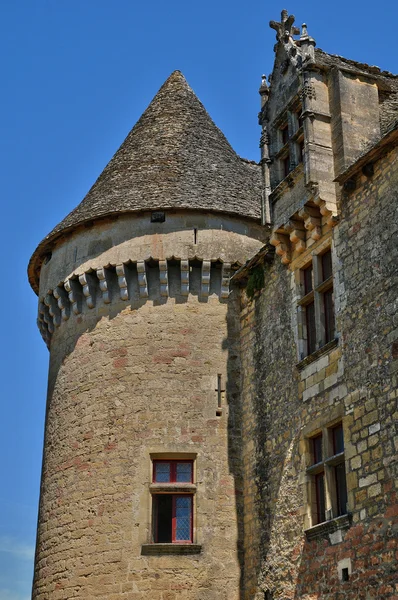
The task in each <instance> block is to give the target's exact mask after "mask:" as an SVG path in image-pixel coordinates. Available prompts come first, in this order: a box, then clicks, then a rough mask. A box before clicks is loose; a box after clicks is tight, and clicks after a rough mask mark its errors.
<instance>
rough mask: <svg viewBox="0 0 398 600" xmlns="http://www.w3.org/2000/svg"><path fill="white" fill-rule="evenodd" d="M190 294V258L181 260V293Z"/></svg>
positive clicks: (183, 294)
mask: <svg viewBox="0 0 398 600" xmlns="http://www.w3.org/2000/svg"><path fill="white" fill-rule="evenodd" d="M188 294H189V260H182V261H181V295H182V296H188Z"/></svg>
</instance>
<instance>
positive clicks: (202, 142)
mask: <svg viewBox="0 0 398 600" xmlns="http://www.w3.org/2000/svg"><path fill="white" fill-rule="evenodd" d="M260 199H261V169H260V167H259V165H258V164H257V163H254V162H251V161H247V160H244V159H242V158H240V157H239V156H238V155H237V154H236V152H235V151H234V150H233V148H232V147H231V146H230V144H229V143H228V141H227V139H226V138H225V136H224V135H223V133H222V132H221V131H220V130H219V129H218V128H217V127H216V125H215V124H214V123H213V121H212V120H211V118H210V116H209V115H208V113H207V112H206V110H205V108H204V106H203V104H202V103H201V102H200V101H199V100H198V98H197V97H196V95H195V93H194V92H193V90H192V89H191V88H190V87H189V85H188V83H187V82H186V80H185V78H184V76H183V75H182V74H181V73H180V71H174V72H173V73H172V74H171V75H170V77H169V78H168V79H167V81H166V82H165V83H164V84H163V86H162V87H161V88H160V90H159V92H158V93H157V94H156V96H155V97H154V99H153V100H152V102H151V104H150V105H149V106H148V108H147V109H146V111H145V112H144V114H143V115H142V116H141V118H140V119H139V121H138V122H137V123H136V125H135V126H134V128H133V129H132V130H131V132H130V133H129V134H128V136H127V138H126V139H125V141H124V142H123V144H122V145H121V146H120V148H119V150H118V151H117V152H116V154H115V155H114V157H113V158H112V159H111V161H110V162H109V163H108V165H107V166H106V167H105V169H104V170H103V172H102V173H101V175H100V176H99V177H98V179H97V181H96V182H95V183H94V185H93V186H92V188H91V189H90V191H89V192H88V194H87V195H86V196H85V198H84V199H83V200H82V202H81V203H80V204H79V205H78V206H77V207H76V208H75V209H74V210H73V211H72V212H71V213H69V215H68V216H67V217H66V218H65V219H63V221H61V222H60V223H59V224H58V225H57V226H56V227H55V228H54V229H53V230H52V231H51V233H50V234H49V235H48V236H47V237H46V238H45V239H44V240H43V241H42V242H41V244H40V245H39V246H38V248H37V250H36V252H35V253H34V255H33V257H32V259H31V264H30V268H29V273H30V281H31V283H32V285H33V287H34V289H37V287H36V286H35V285H34V283H33V280H32V279H35V278H36V277H37V274H36V276H35V277H32V268H33V266H34V265H32V261H34V262H35V265H36V266H35V271H36V273H37V271H38V267H39V263H38V262H37V261H38V259H39V255H42V254H43V252H44V251H45V248H46V247H48V244H49V243H50V242H53V241H55V239H56V238H57V237H58V236H59V235H60V234H61V232H62V233H65V232H66V231H69V230H71V229H74V228H75V227H76V226H78V225H81V224H83V223H84V222H87V221H92V220H95V219H98V218H101V217H105V216H111V215H114V214H115V213H126V212H131V211H143V210H156V209H167V208H174V209H175V208H186V209H196V210H205V211H216V212H225V213H229V214H232V215H237V216H242V217H249V218H253V219H259V218H260ZM39 262H41V261H39Z"/></svg>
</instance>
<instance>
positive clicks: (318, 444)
mask: <svg viewBox="0 0 398 600" xmlns="http://www.w3.org/2000/svg"><path fill="white" fill-rule="evenodd" d="M312 452H313V456H314V465H316V464H317V463H320V462H322V434H320V435H317V436H316V437H314V438H312Z"/></svg>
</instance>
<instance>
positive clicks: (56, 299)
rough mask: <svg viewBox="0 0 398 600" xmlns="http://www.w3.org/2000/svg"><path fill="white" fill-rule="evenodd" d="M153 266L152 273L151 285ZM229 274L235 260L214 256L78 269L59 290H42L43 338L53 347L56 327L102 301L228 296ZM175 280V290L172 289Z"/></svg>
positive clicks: (105, 302) (222, 298) (103, 303)
mask: <svg viewBox="0 0 398 600" xmlns="http://www.w3.org/2000/svg"><path fill="white" fill-rule="evenodd" d="M170 267H171V268H170ZM193 268H195V269H196V270H197V272H198V271H199V270H200V271H199V272H200V275H199V280H200V281H199V288H198V281H197V279H198V276H196V282H195V283H194V285H193V281H192V275H191V273H192V269H193ZM151 269H152V273H151V276H152V277H151V281H150V284H148V280H149V270H151ZM153 273H155V275H153ZM230 277H231V263H224V262H223V261H222V260H214V259H211V260H204V259H199V258H195V259H193V260H188V259H176V258H175V257H170V258H168V259H165V260H158V259H153V258H151V259H149V260H147V261H129V262H124V263H121V264H117V265H110V264H108V265H105V266H99V267H98V268H96V269H90V270H89V271H87V272H83V273H73V274H72V275H70V276H69V277H68V278H67V279H65V280H64V281H61V282H60V283H59V284H58V285H57V286H56V287H55V288H54V289H49V290H47V292H46V293H45V294H43V295H41V296H40V298H39V312H38V321H37V323H38V327H39V330H40V333H41V335H42V337H43V339H44V341H45V342H46V344H47V346H48V347H50V343H51V338H52V335H53V333H54V331H55V329H57V328H58V327H60V326H61V325H62V323H63V322H65V321H67V320H68V319H70V318H71V317H73V316H77V315H81V314H83V313H85V312H87V311H91V310H93V309H95V308H97V307H98V306H99V305H107V304H112V303H115V302H126V303H128V302H129V301H132V302H134V301H142V302H145V301H146V300H148V299H151V298H159V297H164V298H167V297H169V296H170V295H172V296H175V295H179V296H182V297H188V296H189V294H196V295H198V296H200V298H201V301H203V300H206V299H207V298H208V297H209V295H210V294H215V295H217V296H218V297H219V298H220V300H223V301H225V300H227V299H228V297H229V281H230ZM171 283H172V284H173V289H174V290H175V291H174V292H173V294H170V284H171ZM193 288H195V289H193ZM176 290H178V291H176Z"/></svg>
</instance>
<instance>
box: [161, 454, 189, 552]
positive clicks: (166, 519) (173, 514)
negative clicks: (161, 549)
mask: <svg viewBox="0 0 398 600" xmlns="http://www.w3.org/2000/svg"><path fill="white" fill-rule="evenodd" d="M193 466H194V465H193V461H192V460H154V461H153V479H152V485H153V486H154V487H153V492H152V507H153V511H152V512H153V519H152V523H153V525H152V528H153V536H152V537H153V542H155V543H158V544H191V543H192V542H193V501H194V493H193V492H194V490H193V489H192V488H193Z"/></svg>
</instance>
